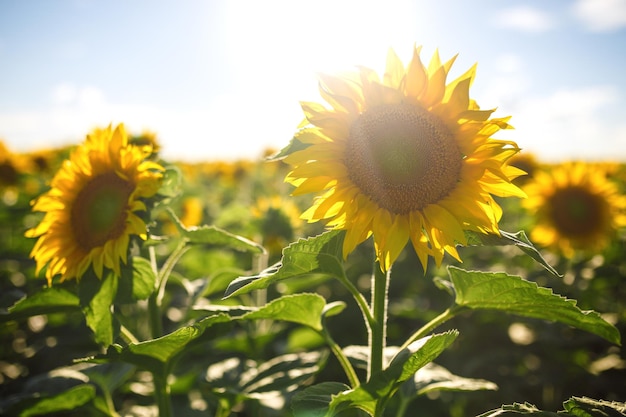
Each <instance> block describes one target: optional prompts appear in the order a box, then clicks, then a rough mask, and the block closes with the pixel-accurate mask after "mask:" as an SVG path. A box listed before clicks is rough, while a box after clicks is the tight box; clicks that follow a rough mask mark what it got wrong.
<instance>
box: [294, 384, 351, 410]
mask: <svg viewBox="0 0 626 417" xmlns="http://www.w3.org/2000/svg"><path fill="white" fill-rule="evenodd" d="M349 389H350V387H349V386H347V385H345V384H341V383H339V382H322V383H321V384H317V385H313V386H310V387H308V388H305V389H304V390H302V391H300V392H298V393H296V395H294V396H293V399H292V400H291V410H292V411H293V415H294V417H325V416H327V415H328V414H327V413H328V408H329V405H330V402H331V401H332V399H333V397H334V396H335V395H337V394H339V393H341V392H343V391H347V390H349Z"/></svg>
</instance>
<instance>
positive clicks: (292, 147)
mask: <svg viewBox="0 0 626 417" xmlns="http://www.w3.org/2000/svg"><path fill="white" fill-rule="evenodd" d="M309 146H311V144H310V143H304V142H302V141H299V140H298V139H297V138H296V137H295V136H294V137H293V138H291V141H290V142H289V144H288V145H287V146H285V147H284V148H283V149H281V150H280V151H279V152H278V153H276V154H274V155H272V156H270V157H269V158H268V161H279V160H281V159H283V158H284V157H286V156H288V155H290V154H292V153H294V152H297V151H301V150H303V149H306V148H308V147H309Z"/></svg>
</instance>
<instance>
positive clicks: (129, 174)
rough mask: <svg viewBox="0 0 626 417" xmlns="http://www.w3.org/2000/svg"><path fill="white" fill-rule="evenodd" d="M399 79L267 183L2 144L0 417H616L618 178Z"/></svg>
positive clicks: (387, 76) (153, 148) (460, 98)
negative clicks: (532, 145)
mask: <svg viewBox="0 0 626 417" xmlns="http://www.w3.org/2000/svg"><path fill="white" fill-rule="evenodd" d="M386 62H387V67H386V70H385V72H384V74H381V75H379V74H376V73H375V72H374V71H372V70H369V69H367V68H360V69H359V71H358V72H355V73H354V74H342V75H337V76H336V75H320V80H319V81H320V95H321V98H322V100H320V103H312V102H304V103H302V109H303V112H304V117H305V121H304V122H303V123H301V124H300V125H299V126H298V125H297V124H296V125H294V128H295V129H294V131H295V133H294V136H293V138H291V140H289V138H287V139H286V142H285V147H284V148H283V149H281V150H269V149H268V150H267V152H266V154H265V155H259V157H258V158H257V159H256V160H236V161H207V162H203V163H188V162H184V161H169V160H166V159H164V158H163V157H162V156H161V152H160V151H161V149H160V145H159V140H158V135H157V134H155V133H151V132H128V131H127V130H126V128H125V127H124V125H123V124H119V125H113V124H112V125H108V126H107V125H103V126H100V127H97V128H94V129H93V130H92V131H91V132H85V138H84V140H82V141H79V142H77V143H76V144H75V145H73V146H69V147H67V148H62V149H41V150H38V151H37V152H29V153H17V152H14V151H12V150H11V149H10V147H9V146H8V145H5V144H4V143H0V228H1V230H2V233H0V251H1V254H2V255H1V257H0V277H1V280H0V285H1V292H0V301H1V304H0V308H1V310H0V320H1V323H2V325H1V327H0V329H1V331H0V337H1V340H2V343H1V344H0V352H1V356H0V393H1V395H0V415H3V416H113V417H117V416H137V417H139V416H162V417H169V416H191V417H194V416H215V417H226V416H242V417H243V416H250V417H252V416H264V417H282V416H295V417H309V416H314V417H325V416H328V417H330V416H372V417H383V416H395V417H403V416H406V417H409V416H425V417H426V416H442V417H443V416H452V417H469V416H481V417H490V416H494V417H495V416H518V415H536V416H563V417H568V416H569V417H571V416H583V417H596V416H625V415H626V402H625V401H626V351H625V350H624V348H623V346H622V337H621V335H623V334H625V331H626V302H624V300H626V286H625V285H624V283H623V282H624V279H626V257H625V254H626V233H625V232H626V163H623V162H621V161H594V162H591V161H567V162H559V163H556V162H548V161H543V160H542V159H541V158H540V157H539V156H536V155H532V154H528V153H525V152H524V151H523V150H522V149H521V148H523V143H519V144H518V143H515V142H512V141H505V140H499V139H497V136H498V132H499V131H500V130H503V129H508V128H510V127H511V126H510V125H509V118H508V117H507V118H493V117H492V113H493V110H484V109H481V108H480V107H479V106H478V104H477V103H476V102H475V101H474V100H473V99H472V98H471V97H470V93H469V88H470V85H471V83H472V80H473V78H474V75H475V68H474V67H472V68H470V69H468V70H467V71H466V72H465V73H463V75H461V76H460V77H458V78H457V79H455V80H448V79H447V75H448V72H449V70H450V68H451V67H452V65H453V63H454V59H450V60H448V61H441V60H440V57H439V55H438V54H437V53H435V55H434V56H433V57H432V59H431V60H430V62H428V63H423V62H422V60H421V57H420V49H419V48H415V51H414V54H413V58H412V59H411V60H410V62H408V63H406V64H405V63H403V62H400V60H399V59H398V57H397V56H396V55H395V53H394V52H393V51H390V52H389V55H388V57H387V61H386ZM322 101H323V103H322ZM5 139H6V140H10V138H5Z"/></svg>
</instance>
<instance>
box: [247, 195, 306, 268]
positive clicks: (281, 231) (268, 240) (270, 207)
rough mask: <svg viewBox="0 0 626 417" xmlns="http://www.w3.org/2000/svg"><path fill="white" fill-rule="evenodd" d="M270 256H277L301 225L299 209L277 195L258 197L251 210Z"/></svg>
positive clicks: (296, 233)
mask: <svg viewBox="0 0 626 417" xmlns="http://www.w3.org/2000/svg"><path fill="white" fill-rule="evenodd" d="M251 213H252V216H253V218H254V220H253V221H254V223H255V225H256V227H257V228H258V230H259V232H260V234H261V236H262V238H263V242H262V243H263V246H265V247H266V248H267V249H268V251H269V254H270V256H271V257H279V256H280V254H281V252H282V250H283V248H284V247H285V246H286V245H287V244H288V243H290V242H293V240H294V239H295V237H296V235H298V232H299V230H300V227H301V223H302V220H301V219H300V210H299V209H298V207H297V206H296V205H295V204H294V203H293V201H291V200H285V199H283V198H281V197H280V196H278V195H275V196H273V197H270V198H267V197H260V198H259V199H258V200H257V201H256V204H255V205H254V206H253V207H252V210H251Z"/></svg>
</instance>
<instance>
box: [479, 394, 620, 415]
mask: <svg viewBox="0 0 626 417" xmlns="http://www.w3.org/2000/svg"><path fill="white" fill-rule="evenodd" d="M563 406H564V408H565V410H564V411H559V412H558V413H553V412H550V411H542V410H539V409H538V408H537V407H535V406H534V405H532V404H528V403H525V404H518V403H515V404H512V405H503V406H502V407H501V408H499V409H497V410H492V411H488V412H486V413H484V414H481V415H480V416H478V417H519V415H533V416H535V417H624V416H626V403H620V402H609V401H604V400H593V399H591V398H586V397H572V398H570V399H569V400H567V401H565V402H564V403H563Z"/></svg>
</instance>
